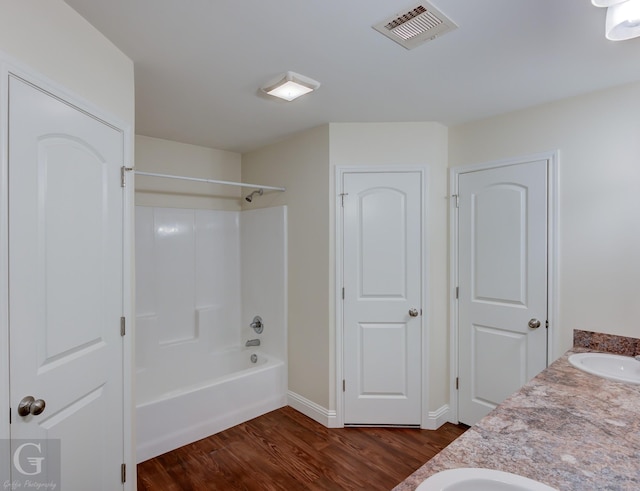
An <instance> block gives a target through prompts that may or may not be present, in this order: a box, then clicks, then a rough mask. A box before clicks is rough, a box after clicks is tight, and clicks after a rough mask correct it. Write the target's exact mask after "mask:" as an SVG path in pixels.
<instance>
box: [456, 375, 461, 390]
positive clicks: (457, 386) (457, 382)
mask: <svg viewBox="0 0 640 491" xmlns="http://www.w3.org/2000/svg"><path fill="white" fill-rule="evenodd" d="M459 388H460V379H459V378H458V377H456V390H458V389H459Z"/></svg>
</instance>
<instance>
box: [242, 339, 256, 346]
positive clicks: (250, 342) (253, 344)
mask: <svg viewBox="0 0 640 491" xmlns="http://www.w3.org/2000/svg"><path fill="white" fill-rule="evenodd" d="M245 346H260V340H259V339H250V340H249V341H247V342H246V343H245Z"/></svg>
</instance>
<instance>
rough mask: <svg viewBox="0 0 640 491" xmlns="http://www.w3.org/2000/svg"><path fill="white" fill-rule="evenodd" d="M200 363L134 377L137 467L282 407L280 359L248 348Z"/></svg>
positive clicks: (283, 391) (283, 376)
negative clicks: (252, 355) (255, 360)
mask: <svg viewBox="0 0 640 491" xmlns="http://www.w3.org/2000/svg"><path fill="white" fill-rule="evenodd" d="M253 353H255V354H257V356H258V361H257V363H252V362H251V360H250V357H251V354H253ZM199 358H200V359H197V360H194V359H191V360H188V361H186V362H184V363H181V364H180V365H179V366H170V364H166V365H164V366H163V367H162V368H161V369H159V370H157V369H156V370H154V371H153V373H151V372H149V371H148V370H142V371H139V372H138V373H137V377H136V385H137V387H136V392H137V401H136V437H137V441H136V449H137V455H136V458H137V462H143V461H145V460H148V459H150V458H153V457H155V456H157V455H160V454H163V453H165V452H168V451H170V450H173V449H175V448H178V447H181V446H183V445H186V444H187V443H191V442H194V441H197V440H200V439H202V438H205V437H207V436H209V435H213V434H214V433H217V432H219V431H222V430H225V429H227V428H230V427H232V426H235V425H237V424H239V423H243V422H245V421H248V420H250V419H252V418H255V417H257V416H260V415H262V414H265V413H267V412H269V411H273V410H274V409H278V408H280V407H283V406H284V405H286V391H287V372H286V367H285V364H284V363H283V362H282V361H281V360H277V359H275V358H271V357H269V356H267V355H265V354H263V353H260V352H257V351H255V350H247V349H238V350H234V351H228V352H225V353H215V354H212V355H209V356H208V357H199ZM159 371H161V372H162V373H161V374H159V373H158V372H159Z"/></svg>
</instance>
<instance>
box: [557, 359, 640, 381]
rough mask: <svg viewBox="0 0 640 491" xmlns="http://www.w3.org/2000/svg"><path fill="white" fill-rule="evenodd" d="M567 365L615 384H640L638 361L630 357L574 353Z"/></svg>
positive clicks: (639, 363)
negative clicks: (569, 364)
mask: <svg viewBox="0 0 640 491" xmlns="http://www.w3.org/2000/svg"><path fill="white" fill-rule="evenodd" d="M569 363H571V364H572V365H573V366H574V367H576V368H579V369H580V370H583V371H585V372H587V373H590V374H592V375H598V376H599V377H604V378H608V379H610V380H615V381H617V382H626V383H629V384H640V361H638V360H636V359H635V358H632V357H630V356H621V355H612V354H610V353H575V354H573V355H570V356H569Z"/></svg>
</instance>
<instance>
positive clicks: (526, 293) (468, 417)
mask: <svg viewBox="0 0 640 491" xmlns="http://www.w3.org/2000/svg"><path fill="white" fill-rule="evenodd" d="M547 172H548V171H547V161H546V160H540V161H535V162H529V163H523V164H518V165H509V166H505V167H499V168H492V169H487V170H480V171H474V172H466V173H462V174H460V175H459V177H458V193H459V212H458V213H459V214H458V226H459V230H458V234H459V235H458V238H459V242H458V244H459V252H458V261H459V265H458V274H459V302H458V309H459V310H458V336H459V346H458V363H459V374H458V375H459V394H458V413H459V414H458V419H459V420H460V421H461V422H463V423H467V424H475V423H476V422H477V421H478V420H479V419H481V418H482V417H483V416H485V415H486V414H487V413H488V412H489V411H490V410H492V409H493V408H495V407H496V406H497V405H498V404H499V403H500V402H502V401H503V400H504V399H505V398H506V397H508V396H509V395H510V394H511V393H513V392H515V391H516V390H517V389H519V388H520V387H521V386H522V385H523V384H524V383H525V382H527V381H528V380H529V379H531V378H532V377H534V376H535V375H536V374H537V373H538V372H540V371H541V370H543V369H544V368H545V367H546V366H547V328H546V319H547Z"/></svg>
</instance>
